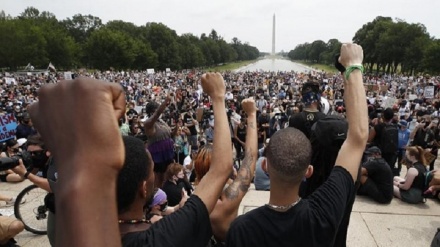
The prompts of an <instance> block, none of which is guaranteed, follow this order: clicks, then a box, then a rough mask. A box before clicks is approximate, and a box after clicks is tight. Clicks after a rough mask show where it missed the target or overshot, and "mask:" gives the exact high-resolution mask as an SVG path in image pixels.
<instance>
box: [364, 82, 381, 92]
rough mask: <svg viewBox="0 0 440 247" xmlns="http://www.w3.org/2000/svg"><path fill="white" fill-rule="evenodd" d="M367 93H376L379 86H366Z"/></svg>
mask: <svg viewBox="0 0 440 247" xmlns="http://www.w3.org/2000/svg"><path fill="white" fill-rule="evenodd" d="M364 87H365V91H367V92H376V91H378V90H379V86H378V85H377V84H365V85H364Z"/></svg>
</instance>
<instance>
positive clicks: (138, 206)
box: [118, 200, 145, 220]
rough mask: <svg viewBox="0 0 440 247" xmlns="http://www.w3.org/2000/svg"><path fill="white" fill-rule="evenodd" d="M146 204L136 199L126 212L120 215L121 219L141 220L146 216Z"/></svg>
mask: <svg viewBox="0 0 440 247" xmlns="http://www.w3.org/2000/svg"><path fill="white" fill-rule="evenodd" d="M143 207H144V205H143V204H142V200H137V201H135V202H134V203H133V204H132V205H131V207H130V208H129V209H128V210H127V211H126V212H124V213H120V214H119V215H118V219H119V220H141V219H143V218H145V216H144V209H143Z"/></svg>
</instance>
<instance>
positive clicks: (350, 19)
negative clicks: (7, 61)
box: [0, 0, 440, 51]
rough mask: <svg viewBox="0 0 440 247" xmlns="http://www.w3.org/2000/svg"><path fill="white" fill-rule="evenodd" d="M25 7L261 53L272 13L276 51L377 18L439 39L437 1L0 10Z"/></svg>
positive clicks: (128, 3) (195, 1)
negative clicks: (239, 44) (160, 29)
mask: <svg viewBox="0 0 440 247" xmlns="http://www.w3.org/2000/svg"><path fill="white" fill-rule="evenodd" d="M28 6H33V7H35V8H37V9H39V10H40V11H43V10H45V11H49V12H52V13H54V14H55V15H56V17H57V18H58V19H65V18H67V17H72V16H73V15H75V14H78V13H80V14H91V15H94V16H98V17H100V18H101V19H102V20H103V21H104V23H105V22H107V21H109V20H123V21H127V22H132V23H134V24H136V25H144V24H145V23H147V22H162V23H164V24H165V25H167V26H168V27H170V28H172V29H174V30H176V32H177V33H178V34H182V33H193V34H194V35H200V34H202V33H209V32H210V31H211V29H215V30H216V31H217V33H218V34H219V35H221V36H222V37H224V39H225V40H227V41H228V42H229V41H231V40H232V38H233V37H238V38H239V39H240V40H241V41H243V42H249V43H250V44H251V45H254V46H256V47H257V48H258V49H259V50H260V51H270V50H271V47H272V16H273V14H274V13H275V14H276V18H277V24H276V50H277V51H281V50H284V51H289V50H291V49H294V48H295V46H296V45H297V44H300V43H304V42H312V41H314V40H317V39H321V40H324V41H325V42H326V41H328V40H329V39H331V38H337V39H339V40H340V41H342V42H347V41H351V39H352V38H353V36H354V34H355V32H356V31H357V30H358V29H359V28H361V27H362V25H363V24H365V23H367V22H369V21H372V20H373V19H374V18H375V17H376V16H379V15H380V16H388V17H392V18H399V19H403V20H406V21H407V22H410V23H422V24H424V25H425V26H426V28H427V30H428V32H429V33H430V34H431V36H435V37H437V38H438V37H440V24H439V23H440V17H439V14H438V13H439V12H438V11H439V9H440V0H421V1H414V0H411V1H409V0H369V1H358V0H338V1H328V0H302V1H291V0H290V1H289V0H258V1H251V0H235V1H234V0H222V1H217V0H216V1H213V0H211V1H206V0H204V1H202V0H191V1H182V0H161V1H147V0H144V1H142V0H124V1H121V0H119V1H114V0H105V1H104V0H74V1H65V0H0V9H2V10H4V11H5V12H6V13H7V14H10V15H11V16H17V15H19V14H20V13H21V12H23V10H24V9H25V8H26V7H28Z"/></svg>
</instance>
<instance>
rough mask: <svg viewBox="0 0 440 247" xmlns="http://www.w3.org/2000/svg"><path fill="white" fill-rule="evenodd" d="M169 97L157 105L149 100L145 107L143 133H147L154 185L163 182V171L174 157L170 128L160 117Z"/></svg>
mask: <svg viewBox="0 0 440 247" xmlns="http://www.w3.org/2000/svg"><path fill="white" fill-rule="evenodd" d="M170 102H171V97H169V96H168V97H167V98H166V99H165V100H164V101H163V102H162V104H161V105H160V106H159V105H158V104H157V103H156V102H154V101H150V102H149V103H148V104H147V106H146V107H145V108H146V113H147V115H148V119H147V121H145V123H144V128H145V135H147V148H148V151H149V152H150V153H151V156H152V158H153V161H154V174H155V185H156V186H157V187H161V186H162V184H163V182H164V173H165V171H166V170H167V167H168V165H169V164H171V163H172V162H173V159H174V142H173V138H172V136H171V128H170V127H169V126H168V125H167V124H166V123H165V122H164V121H163V120H162V119H161V118H160V116H161V114H162V113H163V112H164V111H165V109H166V107H167V105H168V104H169V103H170Z"/></svg>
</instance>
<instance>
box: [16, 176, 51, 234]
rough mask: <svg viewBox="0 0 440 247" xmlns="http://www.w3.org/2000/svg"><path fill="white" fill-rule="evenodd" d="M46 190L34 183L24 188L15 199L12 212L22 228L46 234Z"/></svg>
mask: <svg viewBox="0 0 440 247" xmlns="http://www.w3.org/2000/svg"><path fill="white" fill-rule="evenodd" d="M46 195H47V192H46V191H45V190H43V189H41V188H39V187H38V186H36V185H30V186H28V187H26V188H24V189H23V190H22V191H21V192H20V193H19V194H18V196H17V198H16V199H15V200H16V201H15V204H14V214H15V217H16V218H17V219H19V220H21V221H22V222H23V224H24V228H25V229H26V230H27V231H30V232H32V233H35V234H39V235H44V234H47V215H48V212H47V208H46V206H44V197H45V196H46Z"/></svg>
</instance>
